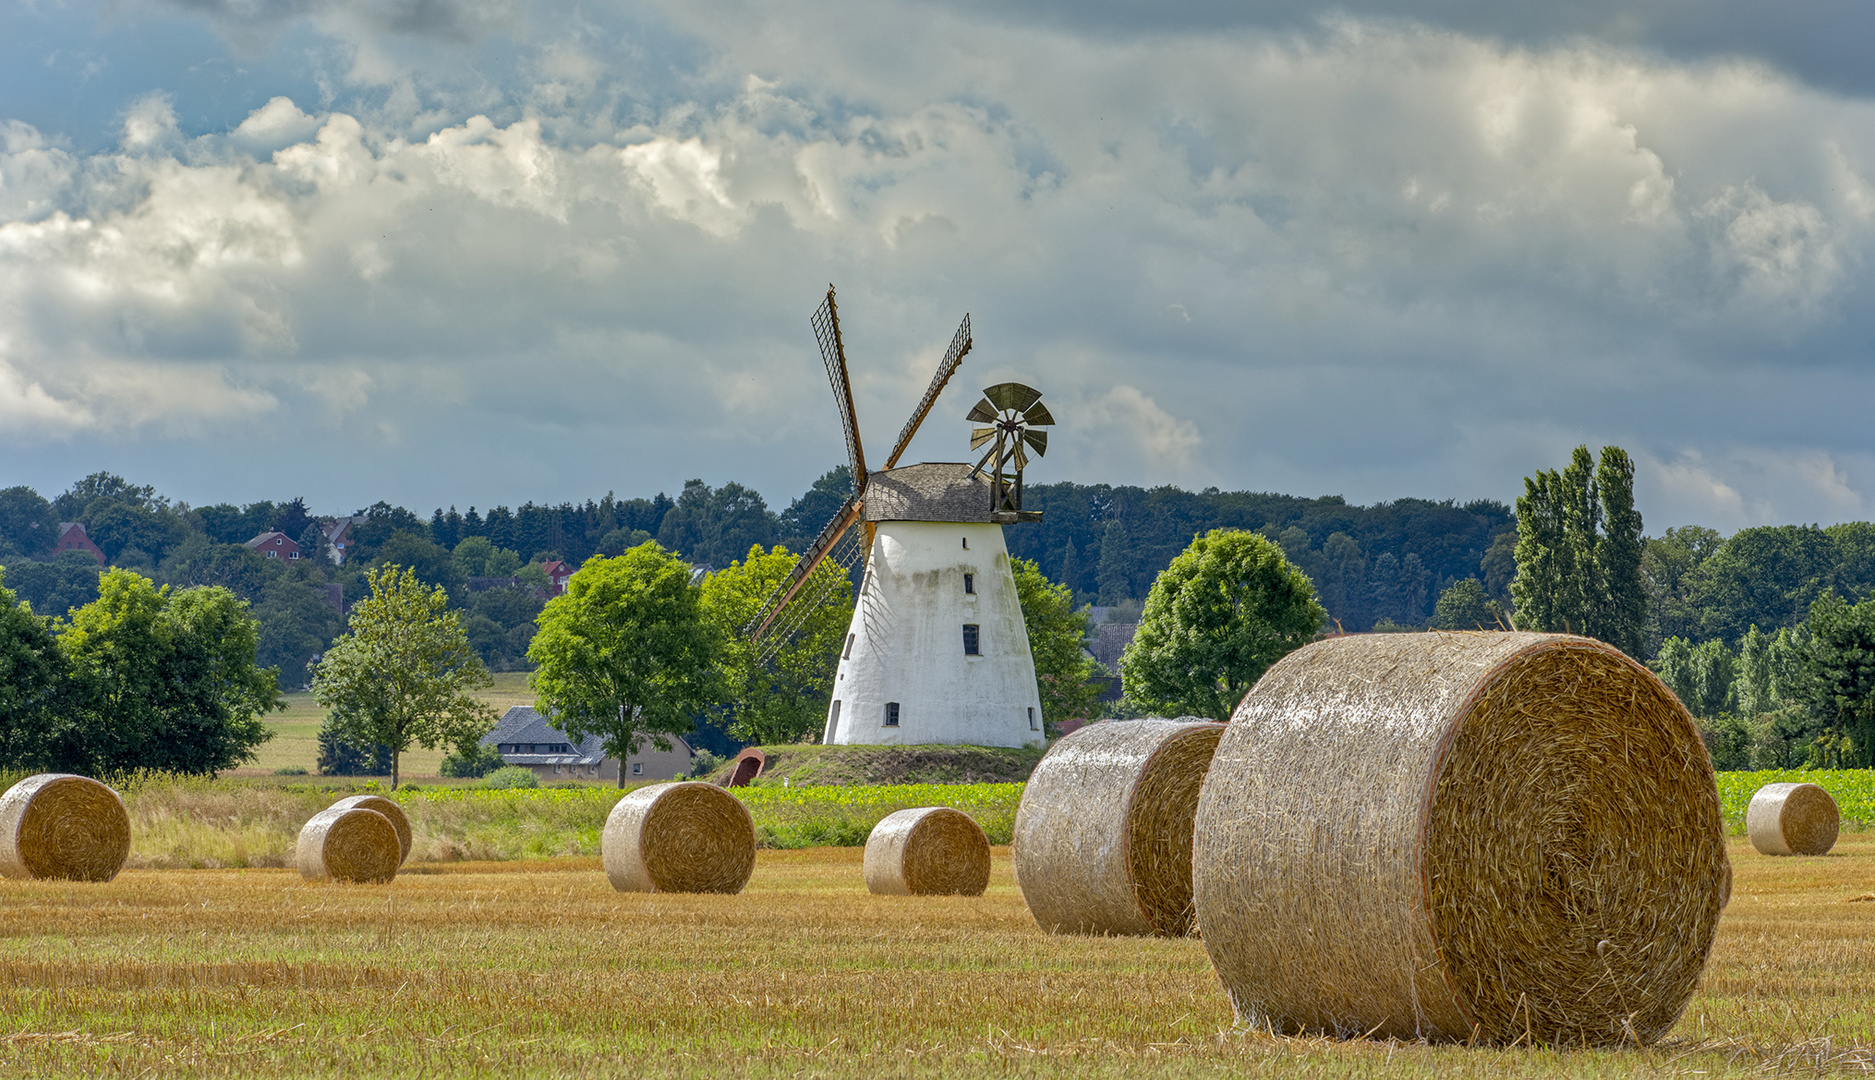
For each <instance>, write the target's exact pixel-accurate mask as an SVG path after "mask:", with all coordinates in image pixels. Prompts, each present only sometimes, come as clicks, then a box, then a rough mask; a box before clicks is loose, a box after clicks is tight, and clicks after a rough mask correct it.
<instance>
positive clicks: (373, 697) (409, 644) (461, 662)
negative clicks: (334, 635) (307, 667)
mask: <svg viewBox="0 0 1875 1080" xmlns="http://www.w3.org/2000/svg"><path fill="white" fill-rule="evenodd" d="M366 581H367V582H368V583H369V585H370V586H371V595H370V596H368V597H366V598H364V599H362V600H359V601H358V602H357V603H356V604H353V605H352V613H351V618H350V620H349V621H348V623H347V626H346V631H345V633H344V634H342V635H340V637H339V639H338V640H337V641H334V642H333V643H332V647H331V648H330V649H328V650H326V654H325V656H323V657H322V658H320V660H319V664H318V666H317V667H316V668H315V669H314V672H313V684H312V689H313V698H314V700H316V701H318V702H319V704H320V706H321V707H323V708H325V709H326V710H328V711H329V712H330V713H331V715H332V721H333V724H332V726H333V731H334V734H335V736H336V737H337V738H339V739H340V740H342V741H344V742H346V743H348V744H350V745H352V746H375V745H380V744H381V745H384V746H388V747H390V750H391V789H392V790H393V791H395V790H396V789H397V784H398V781H399V779H400V771H401V766H402V760H401V759H402V756H403V753H404V751H406V750H408V749H410V746H411V744H412V743H413V742H414V743H416V744H419V745H421V746H423V747H424V748H426V749H435V748H436V747H438V746H442V745H445V744H447V745H451V746H462V745H463V744H465V743H469V742H473V741H475V740H476V739H479V738H481V737H482V736H483V735H485V734H487V732H488V730H489V729H490V728H492V727H493V726H494V724H495V711H494V709H492V708H490V707H489V706H488V705H486V704H484V703H482V702H481V701H480V700H479V699H477V698H476V697H475V695H474V693H473V691H476V690H484V689H487V688H488V687H489V686H491V685H493V683H494V680H493V679H492V678H491V677H490V676H489V674H488V669H487V668H486V667H483V666H482V661H481V659H480V658H479V657H477V656H476V655H475V650H474V649H473V648H471V647H470V646H469V640H468V638H467V637H466V636H465V635H464V634H463V632H462V623H461V616H460V613H459V612H455V611H451V610H449V596H448V594H447V593H445V592H444V591H443V589H442V588H441V587H440V586H439V587H437V588H434V589H432V588H429V587H427V586H425V585H424V584H423V582H421V581H419V580H418V579H417V575H416V572H415V571H414V570H409V569H405V568H402V567H396V566H389V567H383V568H380V569H377V570H372V571H370V572H368V573H367V574H366Z"/></svg>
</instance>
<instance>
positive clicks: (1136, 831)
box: [1012, 719, 1224, 937]
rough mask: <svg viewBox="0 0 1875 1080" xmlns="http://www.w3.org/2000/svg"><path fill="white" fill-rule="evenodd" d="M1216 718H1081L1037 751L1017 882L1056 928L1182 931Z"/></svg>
mask: <svg viewBox="0 0 1875 1080" xmlns="http://www.w3.org/2000/svg"><path fill="white" fill-rule="evenodd" d="M1223 731H1224V725H1222V724H1217V723H1212V722H1210V721H1205V720H1193V719H1180V720H1158V719H1153V720H1120V721H1112V722H1108V723H1102V724H1089V725H1088V726H1086V727H1084V728H1081V729H1079V730H1078V731H1075V732H1074V733H1073V734H1071V735H1068V736H1067V737H1065V738H1063V739H1062V740H1061V741H1059V742H1057V743H1056V744H1055V745H1054V746H1053V747H1051V748H1049V751H1048V754H1047V755H1046V756H1045V757H1043V758H1042V761H1041V764H1039V765H1037V766H1036V768H1035V772H1034V774H1033V775H1032V776H1030V777H1029V783H1028V787H1026V788H1025V789H1024V790H1023V792H1022V803H1021V805H1019V806H1018V807H1017V808H1016V827H1015V834H1014V837H1013V838H1012V853H1013V855H1014V859H1015V867H1016V883H1017V884H1018V885H1019V886H1020V887H1021V889H1022V898H1023V899H1024V900H1026V901H1027V902H1028V905H1029V911H1030V913H1032V914H1033V915H1034V916H1035V921H1036V922H1037V923H1039V924H1041V927H1042V929H1044V930H1047V931H1049V932H1051V933H1057V934H1162V935H1165V936H1168V937H1178V936H1181V935H1184V934H1188V933H1190V932H1191V931H1192V902H1191V901H1192V896H1191V851H1192V848H1191V843H1192V832H1191V829H1192V815H1193V814H1194V813H1195V812H1196V810H1197V805H1198V789H1199V786H1200V785H1201V784H1202V783H1203V781H1204V775H1205V769H1206V768H1207V767H1208V766H1209V765H1210V763H1211V754H1212V753H1213V751H1215V750H1216V749H1217V744H1218V736H1220V735H1221V734H1223Z"/></svg>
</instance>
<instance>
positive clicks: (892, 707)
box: [885, 701, 898, 727]
mask: <svg viewBox="0 0 1875 1080" xmlns="http://www.w3.org/2000/svg"><path fill="white" fill-rule="evenodd" d="M885 726H886V727H897V726H898V702H896V701H888V702H886V703H885Z"/></svg>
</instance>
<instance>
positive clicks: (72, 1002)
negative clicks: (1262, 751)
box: [0, 834, 1875, 1080]
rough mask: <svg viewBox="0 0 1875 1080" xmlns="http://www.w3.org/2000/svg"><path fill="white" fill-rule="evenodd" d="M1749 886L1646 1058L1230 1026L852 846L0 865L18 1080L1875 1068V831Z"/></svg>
mask: <svg viewBox="0 0 1875 1080" xmlns="http://www.w3.org/2000/svg"><path fill="white" fill-rule="evenodd" d="M1839 851H1840V854H1838V855H1834V856H1831V857H1828V858H1821V859H1804V860H1797V859H1770V858H1766V857H1763V856H1759V855H1756V854H1754V853H1752V852H1751V851H1750V850H1749V848H1748V847H1746V846H1745V845H1744V844H1743V843H1742V842H1735V843H1734V844H1733V848H1732V854H1733V859H1734V861H1735V864H1736V867H1737V884H1736V888H1735V891H1734V895H1733V901H1732V905H1731V907H1730V909H1728V911H1727V912H1726V915H1725V918H1724V920H1723V921H1722V923H1721V925H1720V928H1719V939H1718V943H1717V946H1716V948H1715V950H1714V955H1713V962H1712V965H1711V967H1710V968H1709V969H1708V971H1707V974H1706V978H1705V981H1704V986H1703V988H1702V989H1701V990H1700V991H1699V993H1698V995H1697V996H1696V997H1695V998H1694V1001H1693V1004H1692V1006H1691V1007H1690V1008H1689V1009H1688V1010H1687V1014H1686V1017H1685V1019H1684V1020H1682V1022H1681V1023H1680V1025H1679V1027H1678V1028H1677V1029H1676V1030H1675V1031H1674V1032H1673V1033H1672V1035H1671V1036H1670V1037H1669V1039H1668V1040H1667V1041H1666V1042H1665V1043H1663V1044H1662V1045H1660V1046H1658V1047H1655V1048H1652V1049H1648V1050H1624V1051H1599V1052H1580V1051H1552V1050H1542V1049H1537V1050H1532V1049H1529V1048H1519V1049H1514V1050H1470V1049H1465V1048H1463V1047H1454V1046H1436V1047H1428V1046H1419V1045H1413V1044H1389V1043H1377V1042H1364V1041H1358V1040H1356V1041H1351V1042H1333V1041H1328V1040H1306V1039H1280V1038H1272V1037H1270V1036H1267V1035H1262V1034H1256V1033H1250V1032H1245V1033H1234V1032H1233V1031H1232V1030H1231V1016H1230V1013H1229V1009H1228V1006H1227V1004H1226V1003H1225V1001H1224V997H1223V994H1222V993H1221V992H1220V990H1219V989H1218V985H1217V981H1216V979H1215V977H1214V976H1213V975H1212V973H1211V971H1210V969H1209V965H1208V963H1207V961H1206V957H1205V953H1204V950H1203V948H1202V946H1201V945H1200V944H1199V943H1198V942H1195V941H1189V940H1180V941H1167V940H1157V939H1136V938H1073V937H1051V936H1048V935H1045V934H1043V933H1041V932H1040V931H1038V930H1037V929H1036V927H1035V925H1034V923H1033V921H1032V920H1031V919H1030V918H1029V916H1028V914H1027V912H1026V910H1025V909H1024V907H1023V906H1022V901H1021V897H1020V895H1019V894H1018V893H1017V891H1016V889H1015V887H1014V883H1013V879H1012V877H1011V875H1010V871H1009V860H1008V854H1007V851H1006V849H999V850H998V851H997V857H996V869H995V875H994V877H993V879H992V883H991V887H990V891H989V892H988V894H987V895H985V896H983V897H981V898H976V899H965V898H875V897H871V896H868V895H867V893H866V892H865V888H864V886H863V884H862V883H861V877H860V867H859V862H860V853H859V852H858V851H857V850H854V849H851V848H819V849H813V850H808V851H785V852H781V851H768V852H763V853H761V855H760V858H759V860H758V863H757V869H756V874H755V878H754V880H753V881H752V882H751V883H750V886H749V888H748V890H747V891H745V892H744V893H743V894H741V895H740V896H672V895H627V894H619V893H615V892H613V891H612V890H611V889H610V888H609V887H607V885H606V882H605V877H604V875H603V873H601V871H600V870H599V867H598V863H597V860H594V859H571V858H569V859H556V860H552V861H548V862H514V863H503V864H498V865H489V864H475V863H462V864H454V865H448V866H442V865H417V866H414V867H412V868H409V869H407V870H406V872H405V873H404V874H403V875H402V876H400V877H399V878H398V880H397V881H396V883H395V884H393V885H391V886H388V887H385V886H341V885H310V884H306V883H304V882H302V881H301V880H300V879H299V878H298V877H297V875H295V874H293V873H291V872H289V871H281V870H248V871H234V870H229V871H134V870H133V871H127V872H126V873H124V874H123V875H122V876H120V877H119V878H118V879H117V880H116V881H115V882H112V883H110V884H108V885H74V884H68V883H52V882H16V881H0V910H3V912H4V914H3V915H0V926H4V927H5V928H6V929H5V933H4V935H0V1066H3V1067H4V1068H6V1069H7V1070H8V1071H9V1072H10V1073H11V1074H12V1075H18V1076H46V1075H67V1076H124V1077H137V1076H240V1077H247V1078H255V1080H260V1078H267V1077H276V1076H292V1077H326V1076H331V1077H340V1076H344V1077H352V1076H417V1075H464V1076H620V1077H625V1076H630V1077H639V1076H669V1075H732V1074H735V1075H742V1074H748V1075H756V1076H820V1077H849V1076H850V1077H867V1078H871V1077H877V1076H956V1075H995V1076H1073V1077H1089V1076H1093V1077H1105V1076H1137V1075H1143V1074H1148V1073H1149V1074H1150V1075H1152V1076H1155V1077H1198V1076H1204V1077H1211V1076H1216V1077H1224V1076H1236V1075H1239V1074H1242V1073H1245V1072H1253V1073H1272V1074H1276V1073H1280V1074H1281V1075H1286V1076H1290V1075H1293V1076H1371V1077H1394V1076H1420V1075H1427V1074H1433V1073H1437V1074H1439V1075H1458V1076H1477V1077H1485V1076H1493V1077H1494V1076H1569V1077H1587V1076H1653V1075H1688V1076H1690V1075H1707V1076H1728V1075H1736V1076H1745V1075H1763V1074H1765V1073H1767V1072H1769V1073H1782V1072H1790V1073H1800V1074H1803V1075H1813V1074H1816V1073H1828V1072H1838V1071H1843V1072H1851V1071H1862V1070H1865V1069H1868V1068H1871V1067H1875V1050H1872V1049H1871V1047H1875V948H1871V946H1870V938H1871V931H1875V903H1848V902H1846V901H1848V900H1849V899H1850V898H1851V897H1854V896H1858V895H1862V894H1865V893H1867V892H1868V890H1869V889H1870V887H1871V882H1875V838H1872V837H1870V836H1868V835H1867V834H1854V835H1851V836H1849V837H1846V838H1845V842H1844V844H1843V845H1842V846H1841V848H1840V849H1839Z"/></svg>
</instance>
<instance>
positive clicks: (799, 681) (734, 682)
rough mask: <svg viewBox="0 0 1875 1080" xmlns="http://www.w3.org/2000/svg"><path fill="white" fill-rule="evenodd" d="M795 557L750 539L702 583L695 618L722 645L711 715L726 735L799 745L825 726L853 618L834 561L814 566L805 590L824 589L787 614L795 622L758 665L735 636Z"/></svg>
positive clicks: (750, 648) (847, 588)
mask: <svg viewBox="0 0 1875 1080" xmlns="http://www.w3.org/2000/svg"><path fill="white" fill-rule="evenodd" d="M798 559H799V556H796V555H792V554H789V552H788V549H787V548H784V547H781V546H779V545H777V546H776V547H775V548H774V549H772V550H770V551H767V552H764V551H763V550H762V547H761V545H760V544H757V545H755V546H754V547H751V548H750V549H749V554H748V557H747V558H746V559H744V560H742V561H739V562H734V563H731V564H729V566H728V567H726V568H724V569H722V570H718V571H716V572H715V573H713V574H711V575H710V576H709V577H707V578H705V579H704V580H703V591H702V604H703V615H704V618H705V619H706V620H707V621H708V622H709V624H710V626H711V628H712V630H713V632H714V633H715V635H716V638H717V640H718V641H719V642H720V643H721V645H722V658H721V660H720V661H719V663H718V668H719V669H720V670H721V672H722V675H723V686H722V689H721V693H722V695H723V700H722V703H721V704H720V705H718V706H717V712H718V714H719V717H720V719H721V721H722V726H723V729H724V730H725V731H727V732H728V733H729V735H730V737H731V738H734V739H738V740H740V741H743V742H750V743H762V744H771V743H791V742H804V741H807V739H808V738H809V737H810V736H812V735H814V734H816V733H818V732H819V731H820V730H821V728H822V727H824V726H825V724H826V721H827V705H828V702H829V701H830V700H831V699H832V697H833V680H834V675H835V673H836V672H837V670H838V669H839V666H840V644H841V642H843V641H844V640H845V639H846V628H847V624H848V623H849V622H851V621H852V617H853V589H852V585H851V584H850V583H849V582H848V581H847V580H846V573H845V571H843V570H842V569H841V568H840V566H839V564H837V563H834V562H831V561H827V562H822V563H821V564H820V565H819V566H817V567H815V568H814V574H813V579H812V580H810V581H809V582H808V583H807V585H806V586H805V588H806V589H807V590H808V592H809V593H810V594H812V593H814V592H818V591H820V589H821V588H826V589H827V590H828V591H827V593H826V599H825V600H823V601H822V602H821V603H820V604H818V605H816V606H815V607H814V608H813V609H812V610H801V611H795V612H790V615H791V616H796V615H798V616H801V617H802V621H801V623H800V625H799V626H798V628H795V629H794V630H792V631H791V632H789V633H788V634H787V635H786V639H785V640H783V641H781V642H780V643H779V645H778V647H777V648H776V649H775V652H774V655H773V656H772V657H770V658H769V659H768V660H767V661H766V662H763V661H761V660H759V659H757V656H758V650H757V648H756V646H755V644H754V643H752V642H750V641H749V639H748V637H747V636H746V635H745V634H744V633H743V629H744V627H746V626H747V625H748V624H749V622H750V620H752V619H754V618H755V617H756V615H757V613H758V612H760V611H761V609H762V604H763V602H765V601H766V600H767V599H768V597H769V594H770V593H772V592H774V590H775V587H776V586H777V585H779V584H780V583H781V582H782V581H783V580H785V579H786V578H787V576H788V575H789V574H790V573H791V572H792V571H793V570H794V566H795V563H796V562H797V561H798ZM803 602H804V601H803V600H801V599H799V598H797V599H796V601H795V603H803Z"/></svg>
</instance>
